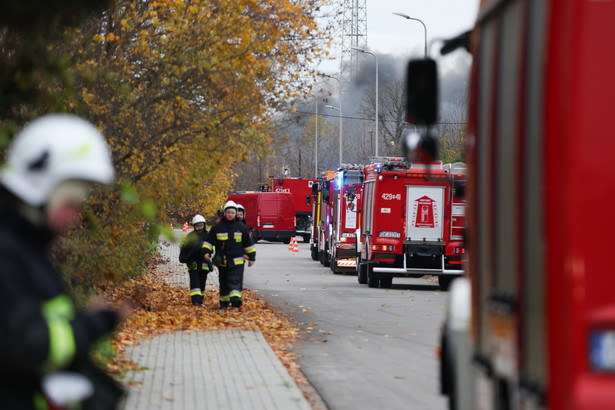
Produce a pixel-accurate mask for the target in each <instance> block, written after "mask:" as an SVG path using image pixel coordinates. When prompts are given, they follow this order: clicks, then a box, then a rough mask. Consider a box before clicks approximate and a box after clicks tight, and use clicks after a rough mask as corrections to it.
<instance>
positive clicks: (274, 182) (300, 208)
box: [269, 178, 316, 242]
mask: <svg viewBox="0 0 615 410" xmlns="http://www.w3.org/2000/svg"><path fill="white" fill-rule="evenodd" d="M314 182H316V180H315V179H303V178H270V179H269V187H270V190H271V191H272V192H285V193H289V194H291V195H292V196H293V200H294V202H295V212H296V217H297V235H298V236H301V237H302V238H303V242H308V241H309V240H310V237H311V226H312V207H311V206H310V203H309V202H307V200H306V198H307V197H309V196H311V195H312V185H313V184H314Z"/></svg>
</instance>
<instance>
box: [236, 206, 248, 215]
mask: <svg viewBox="0 0 615 410" xmlns="http://www.w3.org/2000/svg"><path fill="white" fill-rule="evenodd" d="M237 211H243V214H244V216H245V214H246V208H244V207H243V205H241V204H237Z"/></svg>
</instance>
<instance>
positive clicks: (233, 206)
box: [224, 201, 237, 213]
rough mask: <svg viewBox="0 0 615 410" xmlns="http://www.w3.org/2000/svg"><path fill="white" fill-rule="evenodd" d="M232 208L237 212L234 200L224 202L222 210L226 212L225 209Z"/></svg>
mask: <svg viewBox="0 0 615 410" xmlns="http://www.w3.org/2000/svg"><path fill="white" fill-rule="evenodd" d="M229 208H232V209H234V210H235V212H237V204H236V203H235V201H227V203H225V204H224V212H225V213H226V210H227V209H229Z"/></svg>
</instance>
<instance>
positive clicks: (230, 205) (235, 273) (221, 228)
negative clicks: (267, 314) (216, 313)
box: [203, 201, 256, 309]
mask: <svg viewBox="0 0 615 410" xmlns="http://www.w3.org/2000/svg"><path fill="white" fill-rule="evenodd" d="M236 215H237V204H236V203H235V202H233V201H228V202H227V203H226V204H225V205H224V217H223V218H222V220H221V221H220V222H218V223H217V224H216V225H214V227H213V228H211V231H209V235H207V241H206V242H204V243H203V253H204V258H205V260H206V261H207V262H209V261H211V260H212V257H211V255H212V253H213V251H214V248H215V249H216V253H215V255H214V258H213V263H214V264H215V265H216V266H218V273H219V276H220V308H221V309H226V308H228V306H229V304H230V305H231V306H233V307H237V308H238V307H241V292H242V290H243V270H244V263H245V261H246V260H247V261H248V266H252V265H253V264H254V261H255V259H256V248H255V246H254V245H253V244H252V240H251V239H250V235H249V233H248V228H247V227H246V225H245V224H244V223H243V222H240V221H238V220H237V218H236Z"/></svg>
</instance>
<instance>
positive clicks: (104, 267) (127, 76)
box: [0, 0, 329, 288]
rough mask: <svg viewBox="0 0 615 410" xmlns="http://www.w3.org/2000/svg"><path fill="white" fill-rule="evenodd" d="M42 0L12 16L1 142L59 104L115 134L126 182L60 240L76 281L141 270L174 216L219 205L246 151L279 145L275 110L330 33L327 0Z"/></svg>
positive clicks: (0, 34)
mask: <svg viewBox="0 0 615 410" xmlns="http://www.w3.org/2000/svg"><path fill="white" fill-rule="evenodd" d="M37 1H38V0H26V1H25V5H24V7H22V8H20V9H19V10H16V11H14V14H15V16H13V18H14V19H18V18H19V19H21V18H23V20H19V23H15V24H14V25H12V26H10V22H9V21H8V20H6V21H5V20H2V19H0V25H1V26H0V46H1V47H0V58H1V59H2V61H4V62H5V67H6V70H4V71H2V72H0V88H1V89H2V90H3V92H4V95H6V96H7V97H9V96H10V98H11V100H10V104H5V105H2V104H0V115H1V117H0V150H1V149H2V148H3V146H5V145H6V142H7V140H8V139H10V138H11V136H12V134H13V133H14V132H15V130H16V129H17V128H18V127H19V126H21V125H23V124H24V123H25V122H27V121H28V120H29V119H31V118H34V117H36V116H38V115H40V114H42V113H45V112H48V111H67V112H72V113H76V114H78V115H81V116H83V117H85V118H87V119H89V120H90V121H92V122H93V123H94V124H95V125H96V126H97V127H98V128H99V129H100V130H101V131H102V133H103V134H104V135H105V136H106V137H107V139H108V142H109V144H110V146H111V149H112V154H113V161H114V165H115V168H116V170H117V174H118V182H117V186H116V187H112V188H111V189H102V188H101V189H99V190H98V191H97V192H96V193H95V195H94V197H93V198H92V201H91V202H90V203H89V204H88V206H87V207H86V209H85V211H84V219H83V224H82V226H81V227H79V228H78V229H77V230H74V231H71V232H68V233H67V234H66V236H65V238H64V239H65V240H64V242H63V244H62V246H63V249H59V250H58V251H57V252H56V255H57V256H58V260H59V261H60V262H61V263H62V265H63V268H64V271H65V272H69V273H70V274H69V275H68V280H69V283H71V284H73V285H75V286H78V285H79V284H82V285H85V286H86V287H87V288H92V287H96V284H97V283H100V282H102V281H106V280H112V281H122V280H124V279H127V278H130V277H133V276H134V275H138V274H139V273H142V272H143V271H144V266H145V265H146V262H147V259H149V258H150V256H151V250H152V247H153V245H152V242H153V241H155V240H156V239H157V237H158V233H159V231H160V228H161V227H162V226H167V227H168V224H169V222H170V219H169V218H175V222H176V225H179V224H181V223H183V221H186V220H190V218H191V217H192V216H193V215H194V214H196V213H200V214H203V215H205V216H206V217H207V219H208V220H210V221H211V220H212V219H213V217H214V216H215V213H216V210H217V209H218V208H219V206H220V205H221V204H222V203H223V200H224V198H225V197H226V195H227V193H228V191H229V190H230V189H231V187H232V184H233V181H234V178H235V175H234V173H233V172H232V169H233V165H234V164H236V163H238V162H242V161H247V160H248V158H250V157H251V154H253V153H255V152H260V153H262V152H266V151H267V150H268V147H269V145H270V143H271V139H270V137H269V136H270V135H271V134H272V132H271V130H272V128H273V127H274V126H275V124H274V123H273V121H272V118H273V117H272V115H273V113H274V112H275V110H276V109H277V108H279V107H280V106H282V105H287V104H288V103H289V101H290V100H291V99H293V98H295V97H296V96H298V95H300V94H301V93H302V92H304V90H305V89H306V87H308V83H309V82H310V81H311V78H312V77H313V73H312V69H311V68H310V67H314V65H311V64H310V63H312V62H313V61H315V60H318V59H320V58H322V56H323V55H324V54H325V53H324V52H323V51H322V50H323V49H325V48H326V46H327V44H328V41H329V39H328V36H327V30H328V29H327V28H320V27H319V26H318V25H317V24H316V17H317V15H318V13H319V10H320V7H321V3H322V1H321V0H301V1H295V0H260V1H257V0H241V1H239V0H144V1H132V0H113V1H106V2H97V3H96V4H93V5H92V7H91V8H88V7H85V6H83V7H81V6H80V7H79V9H76V8H75V9H74V10H73V9H71V10H73V11H75V12H78V14H77V15H74V16H72V15H71V18H70V19H68V18H66V19H65V18H63V17H62V12H63V10H64V12H65V13H68V9H70V8H66V9H64V8H63V7H62V4H61V3H62V1H59V0H58V1H54V2H53V3H52V4H47V3H44V4H41V5H40V10H41V12H43V11H45V10H47V11H50V10H53V16H57V18H56V17H54V18H49V19H47V18H43V17H41V18H37V16H36V15H37V11H36V10H37V8H36V4H38V3H37ZM27 5H30V6H29V7H28V6H27ZM25 9H29V11H30V13H31V14H32V15H33V17H32V18H31V19H28V18H26V16H27V13H25ZM20 10H22V11H24V12H23V13H22V12H21V11H20ZM7 12H8V11H7ZM24 13H25V14H24ZM45 17H47V16H45ZM77 17H78V18H77ZM16 21H17V20H16ZM68 23H70V26H69V25H66V24H68ZM5 25H6V26H5ZM51 33H53V35H50V34H51ZM148 223H149V225H148ZM148 227H149V228H148ZM67 250H69V251H70V252H67Z"/></svg>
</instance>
